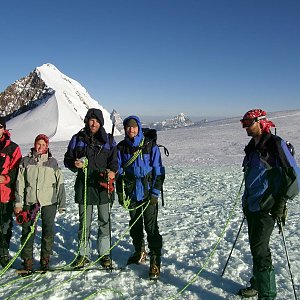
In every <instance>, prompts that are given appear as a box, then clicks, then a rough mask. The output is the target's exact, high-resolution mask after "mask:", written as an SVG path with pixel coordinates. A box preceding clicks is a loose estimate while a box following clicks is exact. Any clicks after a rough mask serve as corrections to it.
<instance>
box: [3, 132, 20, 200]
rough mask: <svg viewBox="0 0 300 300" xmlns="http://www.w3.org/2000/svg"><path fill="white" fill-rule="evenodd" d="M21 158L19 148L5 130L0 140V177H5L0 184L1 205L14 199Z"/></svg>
mask: <svg viewBox="0 0 300 300" xmlns="http://www.w3.org/2000/svg"><path fill="white" fill-rule="evenodd" d="M21 158H22V154H21V149H20V147H19V146H18V145H17V144H16V143H14V142H12V141H11V140H10V134H9V132H8V131H7V130H5V131H4V133H3V136H2V138H1V139H0V175H3V176H4V177H5V180H4V182H3V183H1V184H0V202H2V203H7V202H9V201H10V200H13V199H14V198H15V196H14V190H15V182H16V178H17V173H18V166H19V163H20V160H21Z"/></svg>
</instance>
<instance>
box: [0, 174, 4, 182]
mask: <svg viewBox="0 0 300 300" xmlns="http://www.w3.org/2000/svg"><path fill="white" fill-rule="evenodd" d="M4 181H5V176H4V175H0V183H3V182H4Z"/></svg>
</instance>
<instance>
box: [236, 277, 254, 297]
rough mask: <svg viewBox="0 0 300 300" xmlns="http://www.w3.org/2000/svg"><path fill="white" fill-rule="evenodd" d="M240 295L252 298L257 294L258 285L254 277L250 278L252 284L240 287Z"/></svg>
mask: <svg viewBox="0 0 300 300" xmlns="http://www.w3.org/2000/svg"><path fill="white" fill-rule="evenodd" d="M238 295H240V296H242V298H251V297H256V296H257V285H256V280H255V278H254V277H251V279H250V286H248V287H245V288H242V289H240V290H239V292H238Z"/></svg>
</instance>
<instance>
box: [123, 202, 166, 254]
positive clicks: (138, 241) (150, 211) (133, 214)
mask: <svg viewBox="0 0 300 300" xmlns="http://www.w3.org/2000/svg"><path fill="white" fill-rule="evenodd" d="M139 205H141V202H140V203H138V202H131V205H130V208H134V207H137V206H139ZM145 205H146V204H144V205H143V206H141V207H139V208H137V209H134V210H131V211H130V212H129V213H130V222H129V226H131V225H132V224H133V223H134V222H136V223H135V224H134V225H133V227H132V228H131V230H130V236H131V238H132V242H133V246H134V248H135V251H141V250H142V249H143V247H144V229H143V228H144V227H143V224H144V225H145V231H146V233H147V241H148V247H149V249H150V255H151V253H152V254H154V253H155V254H156V255H158V256H160V255H161V248H162V237H161V235H160V234H159V230H158V229H159V228H158V225H157V214H158V205H151V204H150V205H148V207H147V208H146V210H145V211H144V212H143V214H142V215H141V213H142V210H143V209H144V208H145Z"/></svg>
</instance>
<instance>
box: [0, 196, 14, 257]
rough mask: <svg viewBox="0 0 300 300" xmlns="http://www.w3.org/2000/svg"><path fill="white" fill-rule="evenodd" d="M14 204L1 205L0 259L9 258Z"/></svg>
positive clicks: (10, 202)
mask: <svg viewBox="0 0 300 300" xmlns="http://www.w3.org/2000/svg"><path fill="white" fill-rule="evenodd" d="M12 214H13V202H12V201H9V202H8V203H0V257H2V256H9V244H10V239H11V236H12V226H13V223H12V220H13V217H12Z"/></svg>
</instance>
